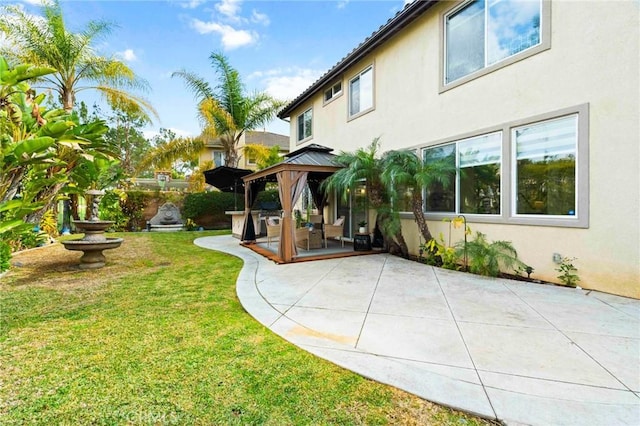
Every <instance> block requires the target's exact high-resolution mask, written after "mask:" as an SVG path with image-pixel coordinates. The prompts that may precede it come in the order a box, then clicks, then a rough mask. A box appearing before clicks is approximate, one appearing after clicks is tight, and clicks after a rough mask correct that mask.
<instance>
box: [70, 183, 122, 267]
mask: <svg viewBox="0 0 640 426" xmlns="http://www.w3.org/2000/svg"><path fill="white" fill-rule="evenodd" d="M86 194H87V195H89V196H90V197H91V216H90V217H89V220H76V221H74V222H73V223H74V224H75V225H76V228H78V229H79V230H82V231H83V232H84V237H83V238H82V239H79V240H68V241H63V242H62V244H63V245H64V248H66V249H67V250H77V251H82V252H83V255H82V257H81V258H80V265H79V266H80V269H98V268H102V267H103V266H104V265H105V261H106V258H105V257H104V254H102V251H103V250H110V249H114V248H118V247H120V244H122V241H123V239H122V238H114V237H105V236H104V231H105V230H106V229H107V228H108V227H109V226H110V225H112V224H113V223H114V222H113V221H110V220H100V219H99V217H98V206H99V205H100V199H101V198H102V196H103V195H104V192H103V191H98V190H89V191H87V193H86Z"/></svg>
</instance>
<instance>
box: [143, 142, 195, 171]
mask: <svg viewBox="0 0 640 426" xmlns="http://www.w3.org/2000/svg"><path fill="white" fill-rule="evenodd" d="M204 147H205V145H204V142H203V141H202V139H199V138H186V137H185V138H182V137H178V138H174V139H171V140H170V141H168V142H166V143H163V144H160V145H158V146H156V147H155V148H154V149H153V150H151V151H150V152H149V153H148V154H147V155H146V156H145V158H144V159H143V160H142V161H141V162H140V163H139V164H138V169H137V171H138V172H141V171H143V170H146V169H148V168H153V169H156V170H164V169H170V168H171V167H172V165H173V163H174V162H176V161H178V160H181V161H184V162H192V161H195V160H197V159H198V156H199V154H200V152H201V151H202V150H203V149H204Z"/></svg>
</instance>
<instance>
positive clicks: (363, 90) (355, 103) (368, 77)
mask: <svg viewBox="0 0 640 426" xmlns="http://www.w3.org/2000/svg"><path fill="white" fill-rule="evenodd" d="M372 108H373V65H372V66H369V67H368V68H366V69H365V70H364V71H362V72H361V73H360V74H358V75H357V76H355V77H354V78H352V79H351V80H349V117H353V116H355V115H358V114H362V113H364V112H366V111H368V110H370V109H372Z"/></svg>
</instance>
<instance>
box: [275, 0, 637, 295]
mask: <svg viewBox="0 0 640 426" xmlns="http://www.w3.org/2000/svg"><path fill="white" fill-rule="evenodd" d="M639 15H640V11H639V6H638V2H632V1H626V2H569V1H537V0H531V1H526V2H525V1H501V2H493V1H488V0H485V1H473V2H470V1H463V2H451V1H442V2H440V1H415V2H413V3H411V4H409V5H407V6H405V8H404V9H403V10H402V11H401V12H399V13H398V14H397V15H396V16H395V17H394V18H392V19H390V20H389V21H388V22H387V23H386V24H385V25H384V26H382V27H381V28H380V29H379V30H378V31H377V32H375V33H374V34H372V35H371V36H370V37H369V38H367V39H366V40H365V41H364V42H362V44H360V45H359V46H358V47H356V48H355V49H354V50H353V51H352V52H351V53H350V54H348V55H347V56H346V57H345V58H344V59H342V60H341V61H340V62H339V63H338V64H336V65H335V66H334V67H333V68H332V69H331V70H329V71H328V72H327V73H325V74H324V76H322V77H321V78H320V79H319V80H318V81H316V82H315V83H314V84H313V85H312V86H311V87H310V88H309V89H307V90H306V91H305V92H304V93H302V94H301V95H300V96H298V98H296V99H295V100H294V101H292V102H291V103H290V104H289V105H288V106H286V107H285V108H284V109H283V110H282V112H281V113H280V114H279V117H280V118H286V117H289V118H290V121H291V149H294V148H298V147H300V146H303V145H304V144H307V143H315V144H319V145H324V146H329V147H332V148H335V149H336V150H343V151H353V150H355V149H357V148H359V147H365V146H367V145H368V144H369V143H370V142H371V141H372V140H373V139H374V138H375V137H378V136H380V137H381V146H382V150H383V151H387V150H392V149H402V148H409V149H413V150H416V152H417V153H418V155H420V156H421V157H422V158H423V159H424V160H425V161H433V160H434V159H439V158H446V159H447V161H451V163H452V164H455V165H456V167H457V168H458V173H457V175H456V177H455V179H452V181H451V182H450V185H449V186H448V187H443V186H441V185H440V186H435V185H434V186H432V187H430V188H426V189H425V217H426V218H427V219H428V224H429V226H430V228H431V230H432V232H433V234H434V235H438V233H439V232H441V231H442V232H444V234H445V238H447V235H448V226H447V225H446V224H445V223H443V222H442V219H443V218H453V217H455V216H457V215H459V214H464V215H465V216H466V218H467V220H468V223H469V225H470V226H471V228H472V230H473V231H481V232H483V233H485V234H487V237H488V239H490V240H508V241H511V242H512V243H513V245H514V247H515V248H516V249H517V250H518V253H519V256H520V258H521V259H522V260H523V261H524V262H526V263H527V264H528V265H531V266H532V267H534V268H535V270H534V273H533V276H534V277H538V278H540V279H544V280H549V281H556V282H558V279H557V275H559V273H558V272H557V271H556V270H555V269H556V268H557V267H558V265H557V263H554V257H555V258H556V259H557V254H559V255H560V256H566V257H575V258H577V260H576V261H575V265H576V266H577V267H578V269H579V270H578V275H579V276H580V278H581V281H580V283H579V285H581V286H583V287H585V288H591V289H597V290H601V291H605V292H610V293H616V294H620V295H626V296H631V297H635V298H640V229H639V228H640V223H639V220H638V218H639V217H640V211H639V210H640V178H639V172H638V170H639V166H640V159H639V154H640V149H639V145H640V144H639V138H640V107H639V106H640V102H639V94H640V83H639V78H640V69H639V66H638V62H639V57H640V55H639V52H640V47H639V40H640V34H639V28H640V22H639ZM338 204H340V201H339V200H337V201H336V202H335V203H332V204H331V206H332V209H335V208H339V205H338ZM332 214H334V215H335V214H336V212H335V211H332ZM402 217H403V219H404V220H403V223H402V226H403V231H404V235H405V238H406V239H407V242H408V243H409V246H410V249H411V251H412V252H413V253H416V252H417V250H418V246H419V243H420V239H419V232H418V231H417V227H416V225H415V223H414V221H413V220H412V216H411V215H410V214H409V213H407V214H403V215H402ZM455 232H457V233H456V234H454V235H453V240H455V239H458V238H460V236H461V234H460V232H461V231H460V230H457V231H455Z"/></svg>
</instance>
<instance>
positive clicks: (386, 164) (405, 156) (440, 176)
mask: <svg viewBox="0 0 640 426" xmlns="http://www.w3.org/2000/svg"><path fill="white" fill-rule="evenodd" d="M382 163H383V172H382V182H383V183H384V185H385V186H386V188H387V191H389V193H390V194H391V197H392V198H400V195H399V192H400V191H406V190H409V191H410V193H411V210H412V212H413V218H414V220H415V221H416V223H417V224H418V229H419V230H420V234H422V238H424V240H425V241H431V240H432V239H433V236H432V235H431V232H430V231H429V227H428V225H427V221H426V220H425V218H424V202H423V197H422V190H423V188H426V187H428V186H430V185H432V184H434V183H440V184H442V185H443V186H446V185H447V184H448V182H450V179H451V176H455V167H452V166H451V165H450V163H449V162H447V161H437V162H431V163H423V162H422V160H421V159H420V158H419V157H418V156H417V155H416V153H415V152H413V151H410V150H401V151H388V152H386V153H385V154H384V156H383V158H382Z"/></svg>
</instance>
